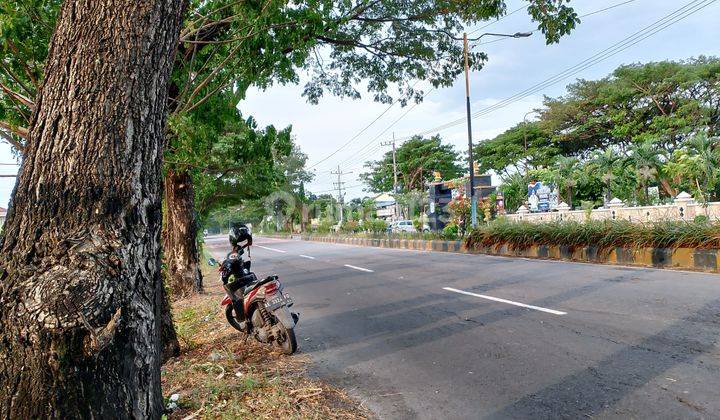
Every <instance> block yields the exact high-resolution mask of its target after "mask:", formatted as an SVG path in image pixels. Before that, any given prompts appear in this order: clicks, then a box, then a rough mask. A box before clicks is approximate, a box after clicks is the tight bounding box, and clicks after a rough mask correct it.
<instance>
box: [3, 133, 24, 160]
mask: <svg viewBox="0 0 720 420" xmlns="http://www.w3.org/2000/svg"><path fill="white" fill-rule="evenodd" d="M0 137H2V139H3V140H5V141H6V142H8V143H9V144H10V145H11V146H13V147H14V148H16V149H17V150H18V151H19V152H20V153H21V154H23V153H24V152H25V145H23V144H22V143H20V142H19V141H17V140H15V139H14V138H13V137H12V136H11V135H10V134H8V133H6V132H4V131H3V130H0Z"/></svg>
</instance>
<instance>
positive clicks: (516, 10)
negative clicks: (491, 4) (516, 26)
mask: <svg viewBox="0 0 720 420" xmlns="http://www.w3.org/2000/svg"><path fill="white" fill-rule="evenodd" d="M631 1H633V0H631ZM524 8H525V6H520V7H518V8H517V9H515V10H513V11H512V12H510V13H508V14H507V15H504V16H502V17H500V18H498V19H496V20H494V21H492V22H490V23H488V24H485V25H483V26H481V27H479V28H476V29H473V30H472V31H470V32H468V35H472V34H474V33H475V32H478V31H481V30H483V29H485V28H487V27H489V26H492V25H494V24H496V23H498V22H500V21H501V20H503V19H505V18H507V17H509V16H512V15H514V14H515V13H517V12H519V11H521V10H522V9H524Z"/></svg>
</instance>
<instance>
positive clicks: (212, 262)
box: [208, 258, 217, 267]
mask: <svg viewBox="0 0 720 420" xmlns="http://www.w3.org/2000/svg"><path fill="white" fill-rule="evenodd" d="M208 265H209V266H210V267H214V266H215V265H217V260H216V259H215V258H210V259H208Z"/></svg>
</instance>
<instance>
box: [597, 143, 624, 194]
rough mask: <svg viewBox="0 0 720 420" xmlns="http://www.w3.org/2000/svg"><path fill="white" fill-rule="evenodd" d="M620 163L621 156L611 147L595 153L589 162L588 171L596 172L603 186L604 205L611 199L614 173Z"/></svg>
mask: <svg viewBox="0 0 720 420" xmlns="http://www.w3.org/2000/svg"><path fill="white" fill-rule="evenodd" d="M621 163H622V156H621V155H620V154H618V153H617V152H616V151H615V149H613V148H612V147H608V148H607V149H605V150H603V151H601V152H600V151H598V152H595V154H594V155H593V156H592V158H591V160H590V162H589V169H590V170H595V171H597V173H598V174H599V175H600V178H601V179H602V182H603V183H604V184H605V196H604V202H605V203H607V202H609V201H610V200H611V199H612V186H613V180H614V179H615V178H616V177H617V175H616V174H615V172H616V171H617V170H618V168H619V167H620V166H621Z"/></svg>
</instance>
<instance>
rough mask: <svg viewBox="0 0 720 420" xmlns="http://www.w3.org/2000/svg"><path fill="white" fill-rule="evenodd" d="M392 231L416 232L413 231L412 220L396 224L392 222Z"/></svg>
mask: <svg viewBox="0 0 720 420" xmlns="http://www.w3.org/2000/svg"><path fill="white" fill-rule="evenodd" d="M392 231H393V232H395V233H397V232H410V233H412V232H417V230H416V229H415V226H413V222H412V220H398V221H397V222H393V224H392Z"/></svg>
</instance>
